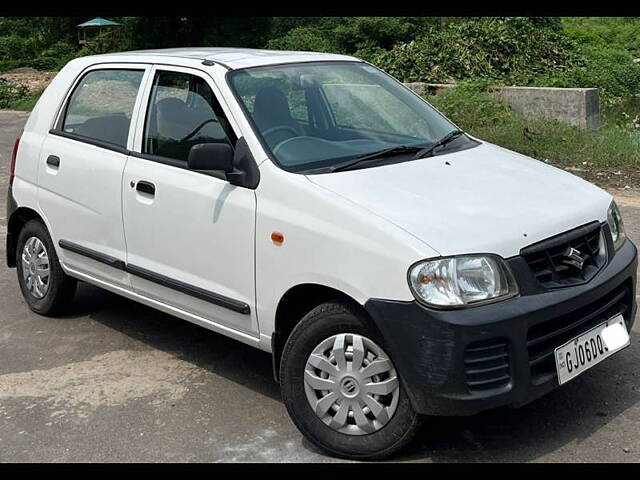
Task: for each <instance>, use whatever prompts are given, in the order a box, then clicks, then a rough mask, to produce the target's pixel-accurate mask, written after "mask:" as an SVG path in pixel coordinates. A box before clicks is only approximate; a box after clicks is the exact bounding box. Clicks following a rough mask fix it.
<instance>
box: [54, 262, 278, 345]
mask: <svg viewBox="0 0 640 480" xmlns="http://www.w3.org/2000/svg"><path fill="white" fill-rule="evenodd" d="M63 268H64V270H65V272H66V273H67V274H69V275H71V276H72V277H75V278H78V279H79V280H83V281H85V282H87V283H91V284H93V285H95V286H97V287H100V288H104V289H105V290H109V291H110V292H113V293H116V294H118V295H121V296H123V297H126V298H129V299H130V300H134V301H137V302H139V303H142V304H144V305H147V306H149V307H152V308H155V309H157V310H160V311H162V312H165V313H168V314H169V315H173V316H175V317H178V318H181V319H183V320H187V321H188V322H191V323H195V324H196V325H200V326H201V327H204V328H206V329H207V330H211V331H214V332H216V333H220V334H222V335H225V336H228V337H230V338H233V339H235V340H239V341H241V342H242V343H246V344H248V345H251V346H254V347H256V348H259V349H260V350H263V351H265V352H271V345H270V342H268V341H266V340H267V339H268V337H265V336H263V335H260V334H259V333H256V334H255V335H252V334H249V333H244V332H242V331H240V330H236V329H234V328H231V327H227V326H225V325H222V324H220V323H217V322H214V321H211V320H208V319H206V318H203V317H201V316H199V315H196V314H194V313H191V312H188V311H186V310H183V309H181V308H178V307H174V306H173V305H169V304H167V303H164V302H161V301H160V300H156V299H155V298H151V297H148V296H146V295H142V294H141V293H138V292H135V291H133V290H130V289H128V288H125V287H121V286H119V285H114V284H112V283H109V282H105V281H104V280H100V279H98V278H95V277H93V276H91V275H89V274H86V273H83V272H80V271H78V270H74V269H73V268H69V267H68V266H66V265H63Z"/></svg>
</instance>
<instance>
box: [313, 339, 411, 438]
mask: <svg viewBox="0 0 640 480" xmlns="http://www.w3.org/2000/svg"><path fill="white" fill-rule="evenodd" d="M304 389H305V393H306V395H307V400H308V401H309V405H310V406H311V409H312V410H313V411H314V412H315V414H316V415H317V416H318V418H320V420H322V421H323V422H324V423H325V424H326V425H328V426H329V427H330V428H332V429H333V430H336V431H338V432H341V433H346V434H348V435H365V434H367V433H373V432H376V431H378V430H380V429H381V428H382V427H384V426H385V425H386V424H387V423H388V422H389V420H391V418H392V417H393V414H394V413H395V411H396V408H397V407H398V397H399V393H400V383H399V381H398V376H397V373H396V370H395V367H394V366H393V363H392V362H391V359H390V358H389V356H388V355H387V354H386V353H385V352H384V350H382V348H380V347H379V346H378V345H377V344H376V343H374V342H373V341H371V340H370V339H368V338H367V337H364V336H362V335H358V334H355V333H341V334H338V335H334V336H332V337H329V338H327V339H326V340H324V341H322V342H321V343H320V344H319V345H318V346H317V347H316V348H315V349H314V350H313V352H311V355H309V358H308V359H307V363H306V366H305V371H304Z"/></svg>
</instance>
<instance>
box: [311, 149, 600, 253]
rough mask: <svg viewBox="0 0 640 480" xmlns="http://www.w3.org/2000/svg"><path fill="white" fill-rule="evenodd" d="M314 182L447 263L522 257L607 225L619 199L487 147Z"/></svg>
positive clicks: (338, 174) (323, 177) (559, 172)
mask: <svg viewBox="0 0 640 480" xmlns="http://www.w3.org/2000/svg"><path fill="white" fill-rule="evenodd" d="M309 179H310V180H311V182H313V183H316V184H318V185H322V186H323V187H325V188H327V189H329V190H331V191H333V192H335V193H336V194H338V195H341V196H342V197H344V198H346V199H349V200H351V201H353V202H356V203H358V204H359V205H362V206H363V207H365V208H368V209H370V210H371V211H372V212H376V213H378V214H379V215H381V216H383V217H384V218H386V219H387V220H389V221H390V222H392V223H394V224H395V225H398V226H399V227H401V228H404V229H406V230H407V231H408V232H411V233H412V234H414V235H415V236H417V237H418V238H421V239H424V241H425V242H427V243H428V244H429V245H430V246H431V247H432V248H433V249H434V250H436V251H437V252H438V253H439V254H440V255H443V256H446V255H457V254H464V253H494V254H497V255H501V256H502V257H504V258H508V257H511V256H514V255H517V254H518V253H519V252H520V249H521V248H522V247H524V246H526V245H531V244H532V243H535V242H537V241H540V240H543V239H545V238H548V237H550V236H553V235H555V234H558V233H560V232H564V231H566V230H570V229H572V228H575V227H577V226H578V225H583V224H585V223H589V222H592V221H594V220H598V221H605V220H606V218H607V208H608V206H609V204H610V203H611V199H612V197H611V195H610V194H609V193H607V192H605V191H604V190H602V189H600V188H598V187H596V186H594V185H593V184H591V183H589V182H586V181H584V180H582V179H581V178H578V177H576V176H575V175H571V174H570V173H567V172H565V171H563V170H560V169H558V168H555V167H552V166H550V165H547V164H545V163H543V162H540V161H537V160H533V159H531V158H528V157H525V156H523V155H519V154H516V153H514V152H510V151H508V150H505V149H502V148H499V147H496V146H495V145H491V144H488V143H483V144H481V145H479V146H477V147H475V148H471V149H468V150H463V151H459V152H454V153H449V154H446V155H438V156H435V157H430V158H426V159H420V160H415V161H409V162H403V163H397V164H391V165H386V166H381V167H376V168H365V169H359V170H351V171H346V172H336V173H331V174H322V175H309Z"/></svg>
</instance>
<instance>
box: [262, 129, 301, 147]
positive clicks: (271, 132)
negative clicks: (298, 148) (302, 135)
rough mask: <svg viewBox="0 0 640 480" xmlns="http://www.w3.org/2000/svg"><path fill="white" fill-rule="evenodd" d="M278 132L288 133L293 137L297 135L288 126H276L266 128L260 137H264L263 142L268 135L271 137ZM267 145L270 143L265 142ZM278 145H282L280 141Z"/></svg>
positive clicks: (294, 130)
mask: <svg viewBox="0 0 640 480" xmlns="http://www.w3.org/2000/svg"><path fill="white" fill-rule="evenodd" d="M280 130H285V131H289V132H290V133H292V134H293V136H294V137H297V136H298V135H299V134H298V132H297V131H296V129H295V128H293V127H290V126H289V125H276V126H275V127H271V128H267V129H266V130H265V131H264V132H262V136H263V137H265V140H266V139H267V136H268V135H273V134H274V133H275V132H278V131H280ZM285 140H286V139H285ZM267 143H269V144H270V143H271V142H269V141H268V140H267ZM278 143H282V141H280V142H278Z"/></svg>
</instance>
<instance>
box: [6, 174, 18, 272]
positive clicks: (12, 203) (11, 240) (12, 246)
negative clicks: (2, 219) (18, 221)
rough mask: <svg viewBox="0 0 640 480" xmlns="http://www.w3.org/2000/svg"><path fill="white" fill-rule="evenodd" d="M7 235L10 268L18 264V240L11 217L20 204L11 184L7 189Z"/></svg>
mask: <svg viewBox="0 0 640 480" xmlns="http://www.w3.org/2000/svg"><path fill="white" fill-rule="evenodd" d="M6 207H7V217H6V218H7V225H6V227H7V236H6V238H5V242H6V244H5V247H6V248H5V255H6V261H7V266H8V267H9V268H13V267H15V266H16V256H15V250H16V242H17V240H18V239H17V238H15V237H16V235H15V234H14V233H13V232H12V229H11V228H10V227H11V225H9V221H10V220H11V217H12V216H13V214H14V212H15V211H16V210H17V209H18V204H17V203H16V199H15V198H14V197H13V188H12V187H11V185H9V188H8V189H7V205H6Z"/></svg>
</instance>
